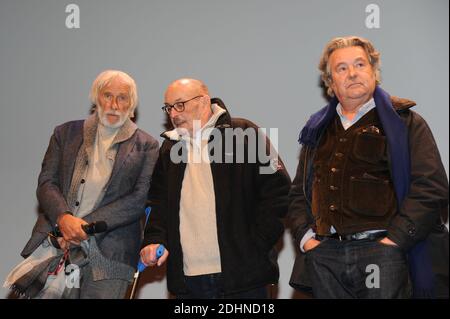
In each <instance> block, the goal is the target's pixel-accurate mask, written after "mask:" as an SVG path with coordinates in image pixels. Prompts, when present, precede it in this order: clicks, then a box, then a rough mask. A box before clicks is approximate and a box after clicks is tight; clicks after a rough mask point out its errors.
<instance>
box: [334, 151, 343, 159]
mask: <svg viewBox="0 0 450 319" xmlns="http://www.w3.org/2000/svg"><path fill="white" fill-rule="evenodd" d="M334 155H335V156H336V157H337V158H342V157H344V154H342V153H340V152H337V153H336V154H334Z"/></svg>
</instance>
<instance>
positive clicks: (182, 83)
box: [165, 78, 209, 98]
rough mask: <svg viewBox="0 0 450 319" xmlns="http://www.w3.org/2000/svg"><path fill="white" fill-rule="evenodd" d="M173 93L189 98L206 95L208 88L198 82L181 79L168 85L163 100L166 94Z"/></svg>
mask: <svg viewBox="0 0 450 319" xmlns="http://www.w3.org/2000/svg"><path fill="white" fill-rule="evenodd" d="M173 91H175V92H177V93H178V94H187V95H189V96H197V95H208V96H209V92H208V87H207V86H206V85H205V83H203V82H202V81H200V80H196V79H189V78H182V79H178V80H175V81H173V82H172V83H170V84H169V86H168V87H167V90H166V94H165V98H167V94H168V93H173Z"/></svg>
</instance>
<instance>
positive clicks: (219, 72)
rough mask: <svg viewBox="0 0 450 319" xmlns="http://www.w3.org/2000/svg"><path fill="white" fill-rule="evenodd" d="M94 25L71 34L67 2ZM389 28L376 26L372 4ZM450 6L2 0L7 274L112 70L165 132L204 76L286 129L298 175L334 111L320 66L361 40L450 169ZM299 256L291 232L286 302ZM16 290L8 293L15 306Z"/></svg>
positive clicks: (239, 106)
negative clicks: (171, 98) (48, 162)
mask: <svg viewBox="0 0 450 319" xmlns="http://www.w3.org/2000/svg"><path fill="white" fill-rule="evenodd" d="M69 3H75V4H77V5H79V7H80V11H81V12H80V14H81V20H80V22H81V25H80V26H81V27H80V28H79V29H67V28H66V26H65V20H66V16H67V13H65V8H66V5H68V4H69ZM371 3H375V4H378V5H379V7H380V18H381V20H380V28H379V29H368V28H366V26H365V19H366V16H367V13H366V12H365V8H366V6H367V5H368V4H371ZM448 6H449V3H448V1H447V0H431V1H425V0H414V1H412V0H408V1H406V0H404V1H403V0H394V1H393V0H390V1H387V0H377V1H375V0H372V1H365V0H341V1H332V0H314V1H312V0H304V1H300V0H298V1H294V0H282V1H270V0H241V1H237V0H231V1H219V0H209V1H206V0H204V1H202V0H190V1H182V0H168V1H167V0H166V1H144V0H141V1H139V0H130V1H126V2H125V1H117V0H114V1H113V0H108V1H106V0H96V1H87V0H74V1H71V2H69V1H60V0H40V1H31V0H20V1H13V0H0V106H1V115H0V136H1V138H0V181H1V183H0V203H1V209H0V221H1V222H0V253H1V261H0V279H1V281H2V282H3V279H4V278H5V276H6V275H7V273H8V272H9V271H10V269H11V268H12V267H13V266H15V265H16V264H17V263H19V262H20V261H21V260H22V259H21V257H20V256H19V252H20V250H21V249H22V247H23V245H24V244H25V243H26V241H27V239H28V236H29V234H30V232H31V229H32V226H33V224H34V221H35V217H36V207H37V200H36V196H35V188H36V183H37V176H38V174H39V171H40V165H41V161H42V158H43V155H44V152H45V150H46V147H47V145H48V141H49V137H50V135H51V133H52V130H53V128H54V127H55V126H56V125H57V124H60V123H63V122H65V121H68V120H73V119H82V118H85V117H86V116H87V114H88V110H89V101H88V92H89V88H90V85H91V83H92V81H93V80H94V78H95V76H96V75H97V74H98V73H99V72H100V71H102V70H104V69H108V68H114V69H121V70H124V71H125V72H128V73H129V74H130V75H132V76H133V77H134V78H135V79H136V81H137V84H138V88H139V95H140V106H139V121H138V125H139V126H140V127H141V128H143V129H144V130H146V131H148V132H149V133H150V134H152V135H153V136H155V137H158V135H159V133H160V132H161V131H162V130H163V120H164V116H163V114H162V112H161V110H160V106H161V104H162V101H163V92H164V89H165V87H166V86H167V84H168V83H169V82H171V81H172V80H174V79H176V78H179V77H184V76H189V77H195V78H199V79H202V80H204V81H205V82H206V83H207V84H208V85H209V88H210V91H211V95H212V96H218V97H221V98H222V99H223V100H224V101H225V103H226V104H227V105H228V107H229V109H230V112H231V114H232V115H234V116H238V117H246V118H249V119H251V120H253V121H254V122H256V123H258V124H259V125H260V126H262V127H267V128H268V127H276V128H279V152H280V154H281V156H282V158H283V159H284V161H285V163H286V165H287V167H288V170H289V172H290V174H291V176H292V177H293V176H294V173H295V168H296V165H297V156H298V151H299V146H298V144H297V136H298V132H299V129H300V128H301V127H302V126H303V125H304V124H305V122H306V120H307V119H308V117H309V115H310V114H311V113H312V112H314V111H315V110H317V109H319V107H322V106H323V105H325V100H324V99H323V97H322V94H321V93H322V92H321V90H320V88H319V85H318V83H319V73H318V70H317V64H318V61H319V57H320V54H321V52H322V49H323V47H324V45H325V44H326V42H327V41H328V40H330V39H331V38H332V37H335V36H339V35H351V34H354V35H360V36H364V37H367V38H369V39H371V40H372V41H373V43H374V44H375V46H376V47H377V48H378V49H379V50H380V51H381V53H382V77H383V83H382V86H383V88H385V89H386V90H387V91H389V92H391V94H393V95H397V96H401V97H407V98H410V99H413V100H415V101H416V102H417V103H418V106H417V107H415V110H416V111H418V112H419V113H420V114H422V116H423V117H424V118H425V119H426V120H427V121H428V123H429V125H430V126H431V128H432V130H433V132H434V136H435V138H436V141H437V144H438V146H439V149H440V152H441V156H442V160H443V162H444V165H445V167H446V169H447V173H448V162H449V149H448V136H449V135H448V127H449V119H448V115H449V114H448V113H449V100H448V95H449V91H448V87H449V83H448V82H449V81H448V70H449V51H448V48H449V47H448V44H449V43H448V39H449V35H448V32H449V28H448V22H449V19H448V12H449V11H448V9H449V8H448ZM293 260H294V249H293V247H292V244H291V240H290V236H289V235H288V234H287V233H286V235H285V237H284V241H283V246H282V250H281V253H280V259H279V262H280V271H281V277H280V284H279V288H278V290H279V291H278V297H279V298H291V297H293V290H292V289H291V288H290V287H289V285H288V281H289V276H290V272H291V267H292V264H293ZM144 278H145V280H144V281H143V282H142V285H141V286H142V287H141V290H140V292H139V297H140V298H166V297H167V291H166V286H165V278H164V269H161V270H159V271H148V272H147V273H146V275H145V276H144ZM7 294H8V291H7V290H6V289H2V290H1V295H2V296H3V297H6V296H7Z"/></svg>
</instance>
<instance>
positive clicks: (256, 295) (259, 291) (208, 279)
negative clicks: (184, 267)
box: [177, 273, 268, 299]
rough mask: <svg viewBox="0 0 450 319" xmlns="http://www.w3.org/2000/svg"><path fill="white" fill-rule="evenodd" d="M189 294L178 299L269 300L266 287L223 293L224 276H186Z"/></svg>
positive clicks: (218, 274)
mask: <svg viewBox="0 0 450 319" xmlns="http://www.w3.org/2000/svg"><path fill="white" fill-rule="evenodd" d="M184 278H185V283H186V287H187V290H188V291H187V292H186V293H184V294H178V295H177V299H267V297H268V296H267V288H266V286H263V287H259V288H255V289H250V290H246V291H242V292H238V293H233V294H225V293H224V292H223V284H222V274H221V273H216V274H208V275H200V276H185V277H184Z"/></svg>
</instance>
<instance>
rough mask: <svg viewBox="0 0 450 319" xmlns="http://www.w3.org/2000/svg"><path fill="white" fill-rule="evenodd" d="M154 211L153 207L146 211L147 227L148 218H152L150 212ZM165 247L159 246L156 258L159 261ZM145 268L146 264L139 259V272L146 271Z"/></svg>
mask: <svg viewBox="0 0 450 319" xmlns="http://www.w3.org/2000/svg"><path fill="white" fill-rule="evenodd" d="M151 211H152V208H151V207H147V208H146V209H145V215H146V216H145V225H147V222H148V218H149V216H150V212H151ZM164 250H165V248H164V245H159V246H158V249H156V258H157V259H159V257H161V256H162V255H163V254H164ZM145 268H147V266H145V265H144V263H143V262H142V260H141V259H140V258H139V263H138V266H137V269H138V272H143V271H144V270H145Z"/></svg>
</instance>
